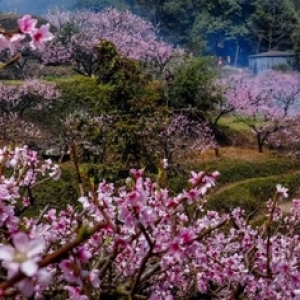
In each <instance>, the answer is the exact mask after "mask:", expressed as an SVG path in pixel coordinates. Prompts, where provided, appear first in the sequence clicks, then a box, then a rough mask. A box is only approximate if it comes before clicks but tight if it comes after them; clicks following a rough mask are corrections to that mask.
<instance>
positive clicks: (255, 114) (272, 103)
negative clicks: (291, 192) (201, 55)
mask: <svg viewBox="0 0 300 300" xmlns="http://www.w3.org/2000/svg"><path fill="white" fill-rule="evenodd" d="M299 83H300V76H299V74H298V73H281V72H278V71H268V72H265V73H262V74H259V75H258V76H256V77H254V76H252V75H251V74H249V73H242V74H239V75H237V76H235V77H234V78H231V79H230V82H228V81H227V82H226V80H222V81H220V82H219V84H221V85H223V87H224V88H225V93H224V96H225V99H226V101H223V102H220V103H221V104H220V106H219V108H218V109H219V115H218V118H220V117H221V116H222V115H224V114H226V113H229V112H234V115H235V116H236V117H237V118H238V119H239V120H240V121H241V122H243V123H245V124H247V125H248V126H249V127H250V128H251V129H252V132H253V133H254V134H255V136H256V139H257V145H258V151H259V152H262V151H263V146H264V144H265V142H266V141H268V140H269V139H270V138H271V136H272V135H274V134H275V133H276V132H280V131H282V130H288V129H289V128H292V127H294V126H295V125H296V124H297V122H298V117H297V116H298V115H299V108H298V107H299V100H300V97H299V96H300V88H299Z"/></svg>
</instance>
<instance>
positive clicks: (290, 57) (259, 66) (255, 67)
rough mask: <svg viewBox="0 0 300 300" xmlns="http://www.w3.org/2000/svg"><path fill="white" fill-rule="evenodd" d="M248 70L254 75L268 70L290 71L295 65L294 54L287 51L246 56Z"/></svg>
mask: <svg viewBox="0 0 300 300" xmlns="http://www.w3.org/2000/svg"><path fill="white" fill-rule="evenodd" d="M248 59H249V69H250V71H252V72H253V73H254V74H258V73H260V72H262V71H266V70H270V69H274V68H275V69H276V68H277V69H285V70H288V69H290V70H292V69H293V67H294V65H295V54H294V53H293V52H288V51H268V52H262V53H259V54H255V55H250V56H248Z"/></svg>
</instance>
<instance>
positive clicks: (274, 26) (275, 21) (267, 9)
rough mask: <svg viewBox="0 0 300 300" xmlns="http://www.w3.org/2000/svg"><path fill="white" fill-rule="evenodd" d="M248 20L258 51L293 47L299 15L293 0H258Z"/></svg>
mask: <svg viewBox="0 0 300 300" xmlns="http://www.w3.org/2000/svg"><path fill="white" fill-rule="evenodd" d="M253 6H254V13H253V14H252V16H251V18H250V19H249V22H248V28H249V30H250V31H251V33H252V35H253V38H254V41H255V44H256V47H255V50H256V52H260V51H269V50H271V49H276V50H288V49H292V47H293V41H292V38H291V36H292V33H293V32H294V30H295V28H296V27H297V26H298V25H299V22H300V21H299V16H298V15H297V12H296V9H295V6H294V5H293V3H292V1H291V0H256V1H255V2H254V4H253Z"/></svg>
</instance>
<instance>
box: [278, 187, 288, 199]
mask: <svg viewBox="0 0 300 300" xmlns="http://www.w3.org/2000/svg"><path fill="white" fill-rule="evenodd" d="M288 190H289V189H287V188H285V187H283V186H281V184H277V185H276V191H277V194H278V195H279V196H281V197H283V198H287V197H288V194H287V191H288Z"/></svg>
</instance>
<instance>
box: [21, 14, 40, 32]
mask: <svg viewBox="0 0 300 300" xmlns="http://www.w3.org/2000/svg"><path fill="white" fill-rule="evenodd" d="M36 24H37V19H33V18H32V17H31V15H24V16H23V17H22V18H21V19H18V25H19V29H20V31H21V32H23V33H27V34H31V33H32V32H33V31H34V30H35V27H36Z"/></svg>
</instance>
